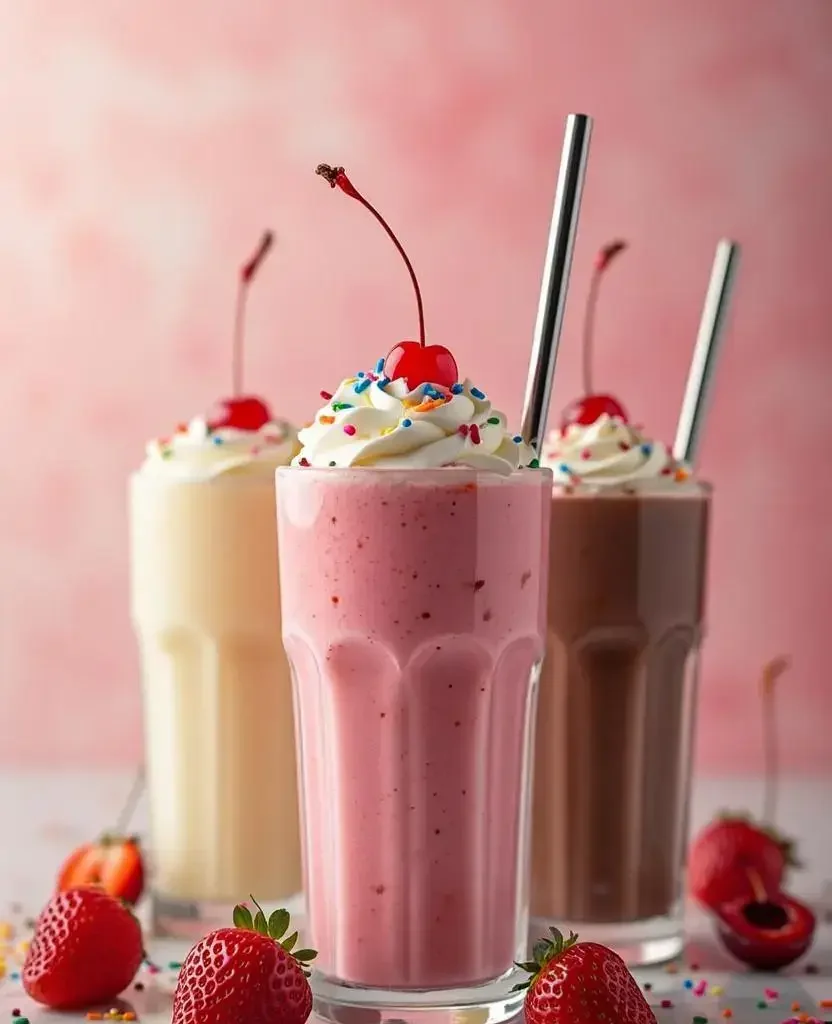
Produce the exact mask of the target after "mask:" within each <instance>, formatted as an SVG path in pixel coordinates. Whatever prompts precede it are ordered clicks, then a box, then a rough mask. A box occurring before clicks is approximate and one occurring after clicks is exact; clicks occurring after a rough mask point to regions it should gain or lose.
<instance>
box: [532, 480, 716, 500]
mask: <svg viewBox="0 0 832 1024" xmlns="http://www.w3.org/2000/svg"><path fill="white" fill-rule="evenodd" d="M626 486H627V485H626V484H625V485H621V484H618V485H616V486H614V487H603V486H598V487H592V486H586V487H580V486H578V487H576V488H575V489H574V490H572V491H569V490H567V488H566V487H565V486H564V485H562V484H554V485H553V486H552V497H553V498H554V497H557V498H560V499H563V500H564V501H568V500H575V499H576V498H577V499H580V500H586V499H597V500H600V501H614V500H616V499H619V498H624V499H627V500H632V499H634V498H640V499H648V498H650V499H652V498H657V499H667V500H669V501H683V500H684V499H685V498H710V497H711V496H712V495H713V493H714V485H713V484H712V483H711V482H710V481H708V480H690V481H686V483H685V485H684V486H679V487H644V488H638V487H632V488H631V489H630V490H626V489H625V488H626Z"/></svg>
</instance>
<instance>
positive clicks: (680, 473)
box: [674, 468, 690, 483]
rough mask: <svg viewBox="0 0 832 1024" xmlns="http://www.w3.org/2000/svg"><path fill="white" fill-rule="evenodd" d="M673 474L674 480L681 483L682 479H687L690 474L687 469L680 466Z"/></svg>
mask: <svg viewBox="0 0 832 1024" xmlns="http://www.w3.org/2000/svg"><path fill="white" fill-rule="evenodd" d="M674 475H675V478H676V480H677V481H678V482H679V483H682V481H683V480H687V479H688V477H689V476H690V473H688V471H687V470H686V469H681V468H680V469H677V470H676V473H675V474H674Z"/></svg>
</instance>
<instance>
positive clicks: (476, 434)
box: [468, 423, 480, 444]
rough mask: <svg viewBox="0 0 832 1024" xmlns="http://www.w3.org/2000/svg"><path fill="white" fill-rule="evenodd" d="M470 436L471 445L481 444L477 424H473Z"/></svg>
mask: <svg viewBox="0 0 832 1024" xmlns="http://www.w3.org/2000/svg"><path fill="white" fill-rule="evenodd" d="M468 436H469V437H470V438H471V444H479V443H480V428H479V427H478V426H477V425H476V423H472V424H471V430H470V432H469V435H468Z"/></svg>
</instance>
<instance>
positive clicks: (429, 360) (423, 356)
mask: <svg viewBox="0 0 832 1024" xmlns="http://www.w3.org/2000/svg"><path fill="white" fill-rule="evenodd" d="M315 173H316V174H320V175H321V177H323V178H326V180H327V181H328V182H329V184H330V185H331V186H332V188H335V187H336V185H337V187H338V188H340V189H341V191H342V192H345V193H346V194H347V195H348V196H352V198H353V199H357V200H358V202H359V203H361V205H362V206H364V207H365V208H366V209H367V210H369V211H370V213H371V214H372V215H373V216H374V217H375V219H376V220H377V221H378V222H379V224H381V226H382V227H383V228H384V230H385V231H386V232H387V235H388V237H389V238H390V241H391V242H392V243H393V245H395V247H396V249H398V251H399V255H400V256H401V258H402V259H403V260H404V263H405V266H406V267H407V270H408V273H409V274H410V280H411V282H412V283H413V291H414V292H415V293H416V308H417V310H418V313H419V340H418V341H400V342H399V344H398V345H396V346H395V348H392V349H391V350H390V352H389V353H388V355H387V358H386V359H385V360H384V375H385V377H388V378H389V379H390V380H396V379H397V378H399V377H400V378H402V379H404V380H405V381H406V382H407V386H408V388H410V390H411V391H412V390H413V389H414V388H417V387H419V385H420V384H435V385H436V386H438V387H443V388H450V387H452V386H453V385H454V384H455V383H456V382H457V379H458V371H457V366H456V361H455V360H454V357H453V356H452V355H451V353H450V352H449V351H448V349H446V348H445V347H444V346H443V345H425V314H424V309H423V307H422V292H421V290H420V288H419V282H418V281H417V280H416V273H415V271H414V270H413V265H412V264H411V262H410V260H409V259H408V256H407V253H406V252H405V251H404V248H403V247H402V244H401V242H400V241H399V240H398V238H396V236H395V235H394V234H393V230H392V228H391V227H390V225H389V224H388V223H387V221H386V220H385V219H384V218H383V217H382V216H381V214H380V213H379V212H378V210H377V209H376V208H375V207H374V206H373V205H372V204H371V203H369V202H367V200H366V199H365V198H364V196H362V195H361V193H360V192H359V191H358V189H357V188H356V187H355V186H354V185H353V183H352V182H351V181H350V179H349V178H348V177H347V175H346V172H345V171H344V168H343V167H330V166H329V164H318V167H317V169H316V172H315Z"/></svg>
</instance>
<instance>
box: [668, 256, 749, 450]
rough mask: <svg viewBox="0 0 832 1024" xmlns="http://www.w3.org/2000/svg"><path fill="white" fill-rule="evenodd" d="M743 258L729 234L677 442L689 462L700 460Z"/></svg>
mask: <svg viewBox="0 0 832 1024" xmlns="http://www.w3.org/2000/svg"><path fill="white" fill-rule="evenodd" d="M739 258H740V247H739V245H738V244H737V243H736V242H732V241H730V240H729V239H727V238H723V239H721V241H720V242H719V244H718V245H717V247H716V255H715V256H714V266H713V270H712V271H711V280H710V283H709V285H708V294H707V295H706V296H705V306H704V308H703V310H702V319H701V321H700V323H699V334H698V335H697V338H696V345H695V347H694V350H693V358H692V359H691V363H690V370H689V371H688V383H687V386H686V387H685V397H684V399H683V401H682V411H681V412H680V413H679V426H678V427H677V428H676V440H675V441H674V442H673V457H674V458H675V459H676V460H677V461H679V462H686V463H688V464H689V465H691V464H693V463H694V462H695V461H696V455H697V452H698V450H699V442H700V440H701V437H702V425H703V423H704V420H705V415H706V413H707V404H708V396H709V393H710V390H711V384H712V383H713V378H714V367H715V366H716V361H717V357H718V356H719V348H720V345H721V342H722V338H723V335H724V333H725V323H726V320H727V315H728V307H729V305H730V302H731V292H732V290H733V285H734V280H735V277H736V272H737V265H738V263H739Z"/></svg>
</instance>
